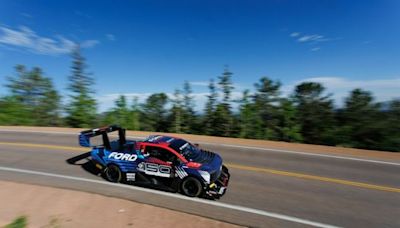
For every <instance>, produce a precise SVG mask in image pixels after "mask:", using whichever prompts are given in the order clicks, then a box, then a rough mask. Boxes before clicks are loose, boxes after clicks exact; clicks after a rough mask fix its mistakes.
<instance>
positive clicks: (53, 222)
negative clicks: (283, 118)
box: [0, 181, 238, 228]
mask: <svg viewBox="0 0 400 228" xmlns="http://www.w3.org/2000/svg"><path fill="white" fill-rule="evenodd" d="M0 205H1V206H0V227H3V226H4V225H6V224H9V223H11V222H12V221H13V220H14V219H15V218H17V217H19V216H26V217H27V220H28V227H146V228H147V227H187V226H188V225H187V224H190V227H238V226H235V225H232V224H228V223H224V222H220V221H215V220H212V219H207V218H202V217H200V216H195V215H190V214H185V213H181V212H176V211H172V210H168V209H164V208H158V207H154V206H150V205H146V204H140V203H135V202H131V201H128V200H122V199H117V198H112V197H106V196H101V195H97V194H91V193H85V192H78V191H72V190H65V189H57V188H51V187H43V186H36V185H28V184H20V183H13V182H7V181H0Z"/></svg>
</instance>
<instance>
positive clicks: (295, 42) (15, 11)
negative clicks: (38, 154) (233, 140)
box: [0, 0, 400, 110]
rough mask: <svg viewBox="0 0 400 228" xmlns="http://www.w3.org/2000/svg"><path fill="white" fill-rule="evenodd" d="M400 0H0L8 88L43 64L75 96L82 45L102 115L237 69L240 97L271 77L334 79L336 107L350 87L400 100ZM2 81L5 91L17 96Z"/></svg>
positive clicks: (1, 68)
mask: <svg viewBox="0 0 400 228" xmlns="http://www.w3.org/2000/svg"><path fill="white" fill-rule="evenodd" d="M399 12H400V1H396V0H392V1H331V0H326V1H323V0H319V1H294V0H293V1H284V0H281V1H278V0H275V1H205V0H203V1H129V2H128V1H73V0H71V1H50V0H47V1H43V0H38V1H18V0H3V1H1V3H0V84H2V85H3V84H5V78H6V76H7V75H13V73H14V72H13V67H14V66H15V65H16V64H24V65H26V66H28V67H33V66H39V67H41V68H43V70H44V71H45V74H46V76H50V77H52V78H53V80H54V82H55V85H56V87H57V89H59V90H60V91H62V94H63V95H65V93H66V90H65V88H66V83H67V76H68V74H69V67H70V57H69V55H68V52H69V51H70V49H71V47H72V46H73V45H74V44H75V43H80V44H81V45H82V47H83V55H84V56H85V57H86V58H87V60H88V62H87V63H88V65H89V71H90V72H92V73H93V75H94V77H95V80H96V84H95V89H96V91H97V93H96V97H97V98H98V99H99V102H100V110H105V109H107V108H109V107H111V106H112V104H113V99H115V97H116V96H117V95H118V94H127V95H128V96H129V97H132V96H139V97H140V98H141V99H142V100H143V99H145V97H146V96H147V95H148V94H150V93H154V92H167V93H173V91H174V89H176V88H180V87H181V85H182V83H183V81H184V80H187V81H190V82H192V84H193V89H194V92H195V97H196V99H197V100H198V102H197V104H198V107H197V109H198V110H200V109H202V105H203V103H204V100H205V97H204V93H206V92H207V87H206V86H204V85H205V84H206V82H207V81H208V80H209V79H210V78H216V77H217V76H218V75H220V74H221V72H222V71H223V69H224V65H229V68H230V70H231V71H232V72H233V73H234V75H233V81H234V83H235V85H236V89H235V93H234V96H239V95H240V93H241V91H242V90H243V89H246V88H249V89H251V88H252V87H253V84H254V83H255V82H256V81H257V80H258V79H259V78H260V77H262V76H268V77H270V78H272V79H275V80H279V81H281V82H282V83H283V84H284V86H283V88H282V90H283V93H284V94H289V93H290V91H291V90H292V89H293V87H294V85H295V84H297V83H299V82H301V81H317V82H321V83H323V84H324V85H325V86H326V87H327V88H328V92H332V93H335V97H334V98H335V99H336V101H337V104H339V105H340V103H341V102H342V100H343V97H344V96H346V95H347V93H348V91H349V90H351V89H353V88H355V87H361V88H364V89H367V90H370V91H373V92H374V94H375V96H376V97H377V99H378V101H385V100H388V99H391V98H395V97H400V93H399V91H400V43H399V41H400V13H399ZM6 93H7V91H6V88H5V87H3V86H2V87H0V94H1V95H4V94H6Z"/></svg>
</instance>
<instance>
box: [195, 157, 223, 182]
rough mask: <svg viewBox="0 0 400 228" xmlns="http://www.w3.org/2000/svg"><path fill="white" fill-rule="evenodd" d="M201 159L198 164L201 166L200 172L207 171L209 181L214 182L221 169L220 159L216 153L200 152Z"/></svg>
mask: <svg viewBox="0 0 400 228" xmlns="http://www.w3.org/2000/svg"><path fill="white" fill-rule="evenodd" d="M200 156H201V157H202V158H203V162H199V163H201V164H202V166H201V167H200V169H201V170H204V171H207V172H209V173H210V175H211V181H214V180H215V179H216V178H217V177H218V176H219V173H220V172H221V167H222V158H221V156H219V155H218V154H216V153H213V152H210V151H205V150H201V155H200Z"/></svg>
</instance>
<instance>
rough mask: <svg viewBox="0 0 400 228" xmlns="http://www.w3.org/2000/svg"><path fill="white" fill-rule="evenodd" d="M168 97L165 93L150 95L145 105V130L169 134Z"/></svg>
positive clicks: (143, 117)
mask: <svg viewBox="0 0 400 228" xmlns="http://www.w3.org/2000/svg"><path fill="white" fill-rule="evenodd" d="M167 102H168V97H167V95H166V94H165V93H155V94H152V95H150V96H149V97H148V98H147V100H146V103H145V104H143V113H142V117H141V119H142V120H143V130H145V131H157V132H167V131H168V129H169V126H168V121H167V120H166V118H167V116H166V115H167V110H166V108H165V106H166V104H167Z"/></svg>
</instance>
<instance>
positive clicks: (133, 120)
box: [129, 97, 140, 131]
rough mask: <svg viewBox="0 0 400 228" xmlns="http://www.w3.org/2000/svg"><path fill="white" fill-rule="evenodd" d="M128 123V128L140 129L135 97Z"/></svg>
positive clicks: (138, 108)
mask: <svg viewBox="0 0 400 228" xmlns="http://www.w3.org/2000/svg"><path fill="white" fill-rule="evenodd" d="M129 123H130V125H129V129H131V130H134V131H138V130H140V107H139V102H138V98H137V97H134V98H133V101H132V106H131V110H130V116H129Z"/></svg>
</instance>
